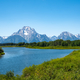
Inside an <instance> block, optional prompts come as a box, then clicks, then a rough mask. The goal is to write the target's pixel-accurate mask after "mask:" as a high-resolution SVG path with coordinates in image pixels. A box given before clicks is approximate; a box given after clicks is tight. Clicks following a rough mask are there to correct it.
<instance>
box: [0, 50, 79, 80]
mask: <svg viewBox="0 0 80 80" xmlns="http://www.w3.org/2000/svg"><path fill="white" fill-rule="evenodd" d="M0 80H80V50H78V51H73V52H72V53H70V54H69V55H67V56H66V57H63V58H58V59H52V60H50V61H47V62H44V63H42V64H40V65H33V66H32V67H31V66H30V67H26V68H25V69H23V74H22V75H21V76H19V75H16V76H14V74H13V72H11V71H10V72H7V73H6V75H2V74H1V75H0Z"/></svg>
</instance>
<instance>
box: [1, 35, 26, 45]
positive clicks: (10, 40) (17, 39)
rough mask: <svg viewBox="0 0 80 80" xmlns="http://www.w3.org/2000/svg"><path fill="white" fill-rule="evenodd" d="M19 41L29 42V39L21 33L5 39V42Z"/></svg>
mask: <svg viewBox="0 0 80 80" xmlns="http://www.w3.org/2000/svg"><path fill="white" fill-rule="evenodd" d="M19 42H27V41H26V40H25V39H24V38H23V37H21V36H19V35H13V36H10V37H8V38H7V39H5V40H4V41H3V43H19Z"/></svg>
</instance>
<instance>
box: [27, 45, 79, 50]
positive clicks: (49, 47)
mask: <svg viewBox="0 0 80 80" xmlns="http://www.w3.org/2000/svg"><path fill="white" fill-rule="evenodd" d="M26 48H33V49H80V46H48V47H39V46H27V47H26Z"/></svg>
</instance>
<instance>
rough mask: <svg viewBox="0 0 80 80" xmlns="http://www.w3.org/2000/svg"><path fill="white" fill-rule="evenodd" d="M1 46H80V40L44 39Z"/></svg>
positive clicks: (1, 44) (2, 44) (0, 44)
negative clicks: (47, 40)
mask: <svg viewBox="0 0 80 80" xmlns="http://www.w3.org/2000/svg"><path fill="white" fill-rule="evenodd" d="M0 46H39V47H46V46H80V40H75V41H70V40H66V41H64V40H62V39H58V40H55V41H49V42H46V41H43V42H37V43H36V42H32V43H25V42H20V43H0Z"/></svg>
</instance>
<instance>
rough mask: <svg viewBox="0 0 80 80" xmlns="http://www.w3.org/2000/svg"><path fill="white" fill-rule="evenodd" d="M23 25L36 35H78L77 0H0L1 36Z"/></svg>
mask: <svg viewBox="0 0 80 80" xmlns="http://www.w3.org/2000/svg"><path fill="white" fill-rule="evenodd" d="M23 26H30V27H31V28H34V29H35V30H36V31H37V32H38V33H39V34H46V35H47V36H53V35H56V36H58V35H59V34H60V33H61V32H63V31H68V32H70V33H72V34H78V33H79V34H80V0H0V36H10V35H11V34H12V33H13V32H16V31H18V30H19V29H21V28H22V27H23Z"/></svg>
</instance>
